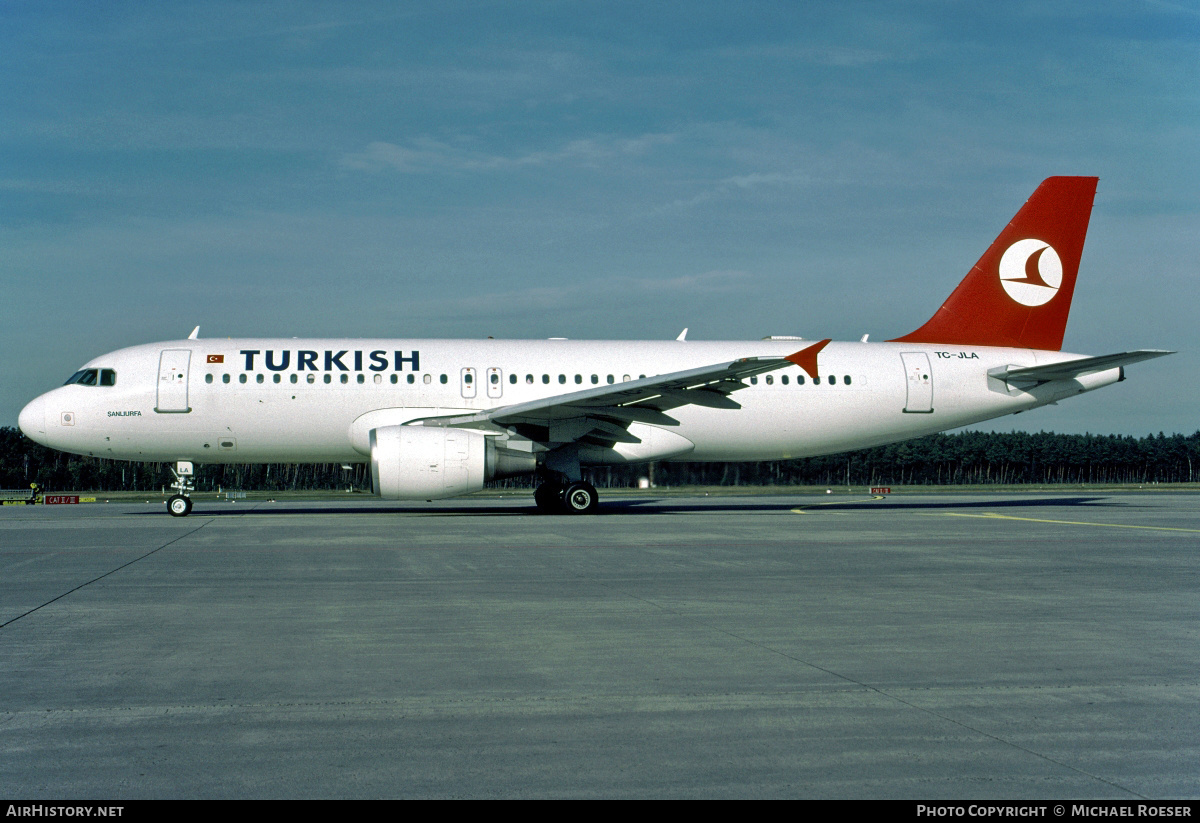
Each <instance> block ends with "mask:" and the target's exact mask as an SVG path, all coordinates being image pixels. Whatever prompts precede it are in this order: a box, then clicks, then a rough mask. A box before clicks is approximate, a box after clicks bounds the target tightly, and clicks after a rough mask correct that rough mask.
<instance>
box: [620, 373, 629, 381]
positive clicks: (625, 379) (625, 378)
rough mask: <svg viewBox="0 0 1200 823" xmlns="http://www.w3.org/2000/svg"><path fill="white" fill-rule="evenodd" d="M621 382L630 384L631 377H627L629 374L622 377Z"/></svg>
mask: <svg viewBox="0 0 1200 823" xmlns="http://www.w3.org/2000/svg"><path fill="white" fill-rule="evenodd" d="M621 382H622V383H628V382H629V375H627V374H625V375H622V376H621Z"/></svg>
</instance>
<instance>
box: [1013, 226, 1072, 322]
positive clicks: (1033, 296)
mask: <svg viewBox="0 0 1200 823" xmlns="http://www.w3.org/2000/svg"><path fill="white" fill-rule="evenodd" d="M1000 285H1002V286H1004V291H1005V292H1007V293H1008V296H1009V297H1011V298H1012V299H1013V300H1016V301H1017V302H1018V303H1020V304H1021V305H1022V306H1042V305H1045V304H1046V303H1049V302H1050V301H1051V300H1052V299H1053V298H1054V295H1056V294H1058V289H1059V286H1061V285H1062V260H1061V259H1059V256H1058V252H1056V251H1055V250H1054V248H1053V247H1052V246H1051V245H1050V244H1049V243H1046V242H1043V241H1041V240H1032V239H1030V240H1018V241H1017V242H1016V243H1013V244H1012V245H1011V246H1009V247H1008V250H1007V251H1005V252H1004V256H1003V257H1001V258H1000Z"/></svg>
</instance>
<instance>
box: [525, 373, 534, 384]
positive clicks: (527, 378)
mask: <svg viewBox="0 0 1200 823" xmlns="http://www.w3.org/2000/svg"><path fill="white" fill-rule="evenodd" d="M525 382H526V383H528V384H529V385H531V386H532V385H533V375H532V374H527V375H525Z"/></svg>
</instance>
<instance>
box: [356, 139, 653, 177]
mask: <svg viewBox="0 0 1200 823" xmlns="http://www.w3.org/2000/svg"><path fill="white" fill-rule="evenodd" d="M675 139H676V136H675V135H673V134H645V135H641V136H639V137H633V138H614V137H610V136H602V137H590V138H584V139H579V140H572V141H569V142H567V143H566V144H564V145H563V146H561V147H560V148H558V149H555V150H551V151H533V152H526V153H524V154H517V155H511V156H509V155H502V154H488V153H485V152H478V151H472V150H470V149H467V148H463V147H460V146H457V145H453V144H451V143H446V142H442V141H438V140H433V139H430V138H418V139H415V140H412V141H410V142H409V144H408V145H399V144H397V143H388V142H384V141H375V142H373V143H370V144H368V145H367V147H366V149H364V150H363V151H361V152H350V153H347V154H344V155H342V156H341V158H339V160H338V165H339V166H341V167H342V168H343V169H348V170H352V171H364V172H371V173H379V172H384V171H392V172H398V173H401V174H428V173H431V172H437V171H459V172H481V171H503V170H506V169H517V168H528V167H543V166H552V165H556V164H570V165H575V166H594V165H599V164H602V163H605V162H608V161H611V160H614V159H620V158H634V157H641V156H644V155H646V154H648V153H650V152H652V151H653V150H654V149H656V148H657V147H659V146H663V145H669V144H671V143H673V142H675Z"/></svg>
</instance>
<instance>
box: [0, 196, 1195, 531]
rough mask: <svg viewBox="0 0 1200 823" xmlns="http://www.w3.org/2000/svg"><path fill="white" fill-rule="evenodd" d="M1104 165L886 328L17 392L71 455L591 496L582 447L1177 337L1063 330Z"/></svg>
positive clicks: (292, 352)
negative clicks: (320, 468) (501, 482)
mask: <svg viewBox="0 0 1200 823" xmlns="http://www.w3.org/2000/svg"><path fill="white" fill-rule="evenodd" d="M1097 182H1098V178H1096V177H1050V178H1048V179H1046V180H1045V181H1044V182H1043V183H1042V184H1041V185H1040V186H1038V188H1037V190H1036V191H1034V193H1033V195H1032V196H1031V197H1030V198H1029V200H1028V201H1027V202H1026V203H1025V205H1024V206H1023V207H1022V208H1021V209H1020V210H1019V211H1018V212H1017V214H1016V216H1015V217H1014V218H1013V219H1012V221H1011V222H1010V223H1009V224H1008V225H1007V226H1006V227H1005V228H1004V230H1003V231H1002V232H1001V233H1000V234H999V236H998V237H997V238H996V240H995V241H994V242H993V243H992V244H991V246H990V247H989V248H988V249H987V251H986V252H985V253H984V254H983V256H982V257H981V258H980V259H979V262H978V263H976V264H975V266H974V267H973V268H972V269H971V270H970V272H969V273H968V274H967V275H966V277H965V278H964V279H963V280H962V282H961V283H960V284H959V285H958V287H957V288H956V289H955V290H954V291H953V292H952V293H951V295H950V297H949V298H948V299H947V300H946V301H945V302H944V303H943V304H942V305H941V307H940V308H938V310H937V311H936V312H935V313H934V315H933V316H932V317H931V318H930V319H929V321H928V322H926V323H925V324H924V325H922V326H921V327H920V328H918V329H916V330H915V331H913V332H911V333H909V334H906V335H904V336H902V337H897V338H895V339H893V340H889V341H887V342H882V343H871V342H868V340H867V337H865V336H864V337H863V338H862V340H861V341H858V342H832V341H831V340H828V339H824V340H819V341H812V340H804V339H803V338H798V337H769V338H764V339H762V340H759V341H753V342H746V341H733V342H729V341H723V342H702V341H688V340H687V339H686V335H687V331H686V330H684V333H683V334H681V335H679V337H678V338H677V339H675V340H660V341H622V340H602V341H582V340H567V339H559V338H553V339H550V340H494V339H491V338H488V339H486V340H430V339H419V340H417V339H399V340H390V339H295V338H292V339H287V338H244V339H242V338H235V339H225V340H209V339H200V338H199V336H198V331H199V327H197V329H196V330H194V331H193V332H192V334H191V335H190V336H189V337H188V338H187V339H185V340H171V341H166V342H160V343H150V344H146V345H140V346H133V347H130V348H124V349H120V350H118V351H114V352H110V353H108V354H104V355H101V356H100V357H97V358H94V359H93V360H90V361H88V362H87V363H85V364H84V365H83V366H82V367H80V368H79V369H78V370H77V371H76V372H75V373H74V374H73V375H72V376H71V377H70V379H69V380H67V382H66V384H65V385H63V386H61V387H59V388H57V389H54V390H53V391H50V392H47V393H45V394H43V395H41V396H40V397H38V398H36V399H34V400H33V401H32V402H30V403H29V404H28V405H27V406H25V407H24V409H23V410H22V411H21V413H20V417H19V421H18V422H19V425H20V428H21V431H22V432H24V433H25V434H26V435H27V436H28V437H29V438H31V439H32V440H35V441H36V442H38V443H41V444H43V445H46V446H49V447H51V448H54V449H58V450H60V451H64V452H70V453H73V454H83V455H90V456H94V457H106V458H114V459H119V460H134V461H161V462H168V463H173V464H174V468H173V469H172V472H173V474H174V475H175V483H174V484H173V488H174V489H175V491H176V493H175V494H173V495H172V496H171V497H170V498H169V499H168V501H167V511H168V512H169V513H170V514H171V515H173V516H176V517H182V516H186V515H187V514H188V513H189V512H190V511H191V510H192V501H191V497H190V493H191V492H192V491H193V490H194V485H193V480H192V477H193V475H194V464H196V463H255V462H258V463H266V462H288V463H299V462H314V463H343V464H349V463H358V464H364V463H369V464H370V468H371V482H372V491H373V492H374V493H375V494H376V495H378V496H380V497H382V498H383V499H386V500H434V499H441V498H448V497H455V496H459V495H464V494H469V493H471V492H476V491H479V490H481V489H482V488H483V487H484V485H485V483H487V481H489V480H493V479H496V478H503V477H510V476H517V475H535V476H536V477H537V478H538V480H539V484H538V486H537V488H536V491H535V492H534V501H535V503H536V507H537V510H538V511H540V512H547V513H569V514H590V513H594V512H595V511H597V508H598V503H599V497H598V494H597V492H596V489H595V487H594V486H593V485H592V484H590V483H588V482H587V481H586V480H585V479H584V475H583V470H584V469H585V468H586V467H591V466H611V465H624V464H636V463H646V462H650V461H656V460H672V461H749V460H754V461H759V460H786V459H789V458H796V457H809V456H815V455H822V454H834V453H837V452H844V451H849V450H853V449H862V448H867V447H871V446H877V445H882V444H886V443H894V442H898V441H902V440H907V439H910V438H915V437H921V436H923V435H927V434H932V433H935V432H940V431H945V430H947V429H953V428H957V427H960V426H966V425H969V424H972V423H978V422H980V421H983V420H989V419H992V418H996V417H1000V416H1002V415H1008V414H1016V413H1018V412H1023V411H1026V410H1028V409H1033V408H1037V407H1039V406H1045V405H1048V404H1054V403H1057V402H1058V401H1060V400H1063V399H1066V398H1068V397H1072V396H1074V395H1077V394H1082V393H1083V392H1088V391H1092V390H1095V389H1098V388H1101V387H1103V386H1108V385H1110V384H1112V383H1117V382H1120V381H1122V380H1124V379H1125V366H1127V365H1129V364H1132V363H1136V362H1139V361H1143V360H1149V359H1151V358H1155V357H1160V356H1163V355H1166V354H1172V353H1173V352H1170V351H1164V350H1157V349H1141V350H1136V351H1126V352H1119V353H1115V354H1107V355H1101V356H1085V355H1079V354H1069V353H1066V352H1063V351H1061V348H1062V341H1063V334H1064V331H1065V329H1066V323H1067V315H1068V312H1069V310H1070V306H1071V298H1072V296H1073V294H1074V291H1075V279H1076V275H1077V273H1078V269H1079V261H1080V257H1081V255H1082V253H1083V244H1084V238H1085V236H1086V234H1087V227H1088V222H1089V220H1090V218H1091V210H1092V204H1093V200H1094V198H1095V194H1096V187H1097Z"/></svg>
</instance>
